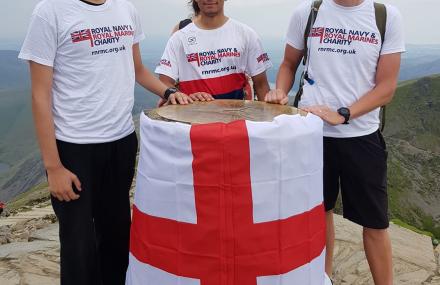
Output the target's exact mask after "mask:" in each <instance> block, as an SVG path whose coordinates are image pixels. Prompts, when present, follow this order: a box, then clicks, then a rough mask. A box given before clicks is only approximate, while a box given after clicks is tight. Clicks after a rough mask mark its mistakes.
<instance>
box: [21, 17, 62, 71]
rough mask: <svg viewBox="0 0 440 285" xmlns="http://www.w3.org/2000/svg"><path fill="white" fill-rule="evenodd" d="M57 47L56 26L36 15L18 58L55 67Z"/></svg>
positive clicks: (32, 19)
mask: <svg viewBox="0 0 440 285" xmlns="http://www.w3.org/2000/svg"><path fill="white" fill-rule="evenodd" d="M57 47H58V35H57V30H56V28H55V26H54V25H52V24H51V23H49V21H48V20H46V19H44V18H43V17H41V16H39V15H38V14H35V13H34V14H33V15H32V18H31V21H30V24H29V29H28V32H27V35H26V38H25V40H24V43H23V46H22V48H21V51H20V54H19V55H18V58H20V59H23V60H29V61H34V62H36V63H39V64H42V65H46V66H51V67H53V64H54V60H55V56H56V53H57Z"/></svg>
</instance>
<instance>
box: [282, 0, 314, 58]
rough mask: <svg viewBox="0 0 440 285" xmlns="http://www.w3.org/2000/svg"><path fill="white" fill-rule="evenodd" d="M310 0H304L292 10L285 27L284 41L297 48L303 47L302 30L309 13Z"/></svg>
mask: <svg viewBox="0 0 440 285" xmlns="http://www.w3.org/2000/svg"><path fill="white" fill-rule="evenodd" d="M310 7H311V3H310V1H305V2H304V3H302V4H301V5H299V6H298V7H297V8H296V9H295V11H294V12H293V14H292V16H291V18H290V22H289V26H288V27H287V33H286V43H287V44H288V45H289V46H291V47H293V48H295V49H297V50H303V49H304V32H305V30H306V26H307V20H308V18H309V15H310Z"/></svg>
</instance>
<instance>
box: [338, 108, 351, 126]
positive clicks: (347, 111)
mask: <svg viewBox="0 0 440 285" xmlns="http://www.w3.org/2000/svg"><path fill="white" fill-rule="evenodd" d="M338 114H339V115H341V116H342V117H344V119H345V121H344V123H343V124H344V125H348V124H349V123H348V121H349V120H350V115H351V114H350V109H348V108H346V107H342V108H339V109H338Z"/></svg>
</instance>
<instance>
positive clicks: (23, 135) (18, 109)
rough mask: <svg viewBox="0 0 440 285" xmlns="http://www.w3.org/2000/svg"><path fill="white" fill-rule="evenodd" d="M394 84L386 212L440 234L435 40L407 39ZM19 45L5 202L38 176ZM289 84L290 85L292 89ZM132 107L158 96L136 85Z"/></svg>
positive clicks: (9, 113)
mask: <svg viewBox="0 0 440 285" xmlns="http://www.w3.org/2000/svg"><path fill="white" fill-rule="evenodd" d="M165 43H166V38H149V39H148V38H147V40H146V41H145V42H144V43H143V50H142V54H143V60H144V63H145V64H146V66H148V67H149V68H150V70H154V67H155V66H156V63H157V62H158V60H159V59H160V56H161V54H162V51H163V47H164V45H165ZM264 45H265V47H266V49H267V50H268V52H269V54H270V56H271V58H272V61H273V64H274V68H272V69H271V70H270V71H269V72H268V78H269V80H270V82H275V78H276V72H277V69H278V66H279V64H280V62H281V59H282V57H283V48H284V47H283V43H282V41H281V40H277V41H270V42H266V43H264ZM407 48H408V52H407V53H406V54H404V56H403V62H402V71H401V75H400V79H401V80H412V81H407V82H403V83H401V86H400V87H399V90H398V92H397V94H396V97H395V100H394V101H393V104H392V105H391V106H390V108H389V115H388V123H387V129H386V132H385V135H386V136H387V138H388V145H389V151H390V160H389V168H390V171H389V175H390V182H389V183H390V197H391V214H392V216H393V217H397V218H400V219H402V220H404V221H406V222H409V223H411V224H414V225H416V226H418V227H420V228H424V229H429V230H430V231H432V232H435V233H436V235H437V236H440V208H439V207H438V205H439V204H440V129H439V125H438V121H439V120H440V93H439V92H440V76H433V77H429V78H424V79H421V80H414V79H418V78H421V77H424V76H430V75H434V74H440V46H417V45H409V46H408V47H407ZM17 55H18V52H17V51H11V50H0V200H4V201H8V200H11V199H13V198H14V197H15V196H17V195H19V194H20V193H23V192H25V191H27V190H29V189H30V188H32V187H33V186H34V185H37V184H39V183H40V182H41V181H42V180H43V179H44V169H43V166H42V163H41V159H40V155H39V150H38V147H37V143H36V141H35V134H34V130H33V123H32V112H31V101H30V83H29V75H28V66H27V64H26V63H24V62H21V61H20V60H18V59H17ZM295 89H296V88H295ZM135 98H136V101H135V108H134V110H133V113H134V114H138V113H139V112H141V111H142V110H143V109H146V108H152V107H154V106H155V103H156V101H157V97H156V96H154V95H152V94H151V93H148V92H146V91H144V90H143V89H141V88H139V87H137V88H136V95H135Z"/></svg>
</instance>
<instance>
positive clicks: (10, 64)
mask: <svg viewBox="0 0 440 285" xmlns="http://www.w3.org/2000/svg"><path fill="white" fill-rule="evenodd" d="M17 57H18V52H17V51H12V50H0V63H1V64H0V90H14V89H19V90H23V89H26V88H28V87H29V85H30V84H29V82H30V80H29V69H28V64H27V63H26V62H24V61H21V60H18V58H17Z"/></svg>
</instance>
